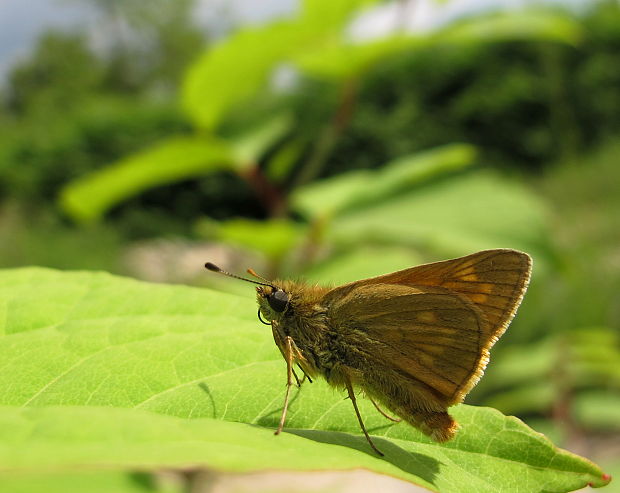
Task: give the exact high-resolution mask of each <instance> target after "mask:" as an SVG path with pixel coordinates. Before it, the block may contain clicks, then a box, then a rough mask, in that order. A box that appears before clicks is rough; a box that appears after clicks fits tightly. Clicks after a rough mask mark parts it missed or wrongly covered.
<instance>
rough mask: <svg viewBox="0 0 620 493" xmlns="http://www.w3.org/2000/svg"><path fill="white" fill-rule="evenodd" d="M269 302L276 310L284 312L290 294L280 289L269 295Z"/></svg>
mask: <svg viewBox="0 0 620 493" xmlns="http://www.w3.org/2000/svg"><path fill="white" fill-rule="evenodd" d="M267 302H268V303H269V306H270V307H271V308H272V309H273V310H274V311H276V312H279V313H282V312H283V311H284V309H285V308H286V305H287V304H288V294H286V293H285V292H284V291H282V290H281V289H278V290H276V291H274V292H273V293H271V294H270V295H269V296H268V297H267Z"/></svg>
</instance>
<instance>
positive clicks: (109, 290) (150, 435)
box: [0, 268, 609, 493]
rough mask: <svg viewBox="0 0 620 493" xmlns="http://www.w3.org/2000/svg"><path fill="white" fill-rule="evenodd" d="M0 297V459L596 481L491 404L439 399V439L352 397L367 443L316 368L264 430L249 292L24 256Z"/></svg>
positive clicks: (3, 278) (600, 479)
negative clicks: (445, 412) (446, 415)
mask: <svg viewBox="0 0 620 493" xmlns="http://www.w3.org/2000/svg"><path fill="white" fill-rule="evenodd" d="M231 282H232V281H231ZM249 291H250V292H251V291H252V290H249ZM0 300H1V301H0V310H1V311H2V314H3V316H2V317H0V334H2V337H1V338H0V361H2V362H3V371H2V372H0V472H2V473H4V474H7V473H8V472H9V471H10V472H11V473H12V474H15V473H19V472H21V473H27V472H30V471H40V470H44V471H47V472H51V471H59V472H61V471H67V470H74V469H75V468H76V467H77V466H79V467H80V468H81V469H82V470H88V469H94V468H98V469H100V468H106V469H108V470H126V469H136V468H138V469H140V470H142V471H149V470H161V469H162V468H166V469H170V468H186V467H188V466H191V467H192V468H196V467H201V466H206V467H208V468H210V469H212V470H220V471H234V472H243V471H256V470H264V469H278V470H285V469H288V470H331V469H333V468H334V467H337V468H338V469H341V470H347V469H357V468H366V469H368V470H371V471H375V472H379V473H384V474H389V475H392V476H394V477H398V478H401V479H405V480H407V481H411V482H413V483H416V484H419V485H421V486H424V487H426V488H428V489H430V490H432V491H442V492H448V493H449V492H461V491H463V490H468V491H480V492H496V491H510V492H533V491H540V492H543V491H546V492H548V491H557V492H561V491H570V490H573V489H576V488H580V487H583V486H585V485H586V484H592V485H594V486H603V485H604V484H606V483H607V482H608V481H609V479H608V478H607V477H606V476H604V475H603V472H602V471H601V470H600V469H599V468H598V467H597V466H596V465H594V464H592V463H591V462H589V461H587V460H585V459H582V458H580V457H578V456H576V455H573V454H570V453H568V452H566V451H563V450H560V449H558V448H556V447H554V446H553V445H552V444H551V442H549V441H548V440H547V439H546V438H544V437H543V436H542V435H539V434H537V433H535V432H534V431H532V430H531V429H529V428H528V427H527V426H525V425H524V424H523V423H522V422H521V421H519V420H517V419H515V418H511V417H506V416H503V415H501V414H500V413H499V412H497V411H495V410H493V409H489V408H474V407H468V406H458V407H455V408H454V409H453V410H452V412H453V413H454V415H455V417H456V418H457V419H458V421H459V422H460V423H461V425H462V429H461V430H460V431H459V433H458V435H457V437H456V438H455V439H454V440H453V441H451V442H448V443H447V444H444V445H439V444H436V443H433V442H431V441H430V440H429V439H428V438H426V437H424V436H422V435H421V434H420V433H419V432H417V431H416V430H415V429H413V428H412V427H410V426H408V425H407V424H404V423H399V424H397V425H394V424H388V423H387V422H386V421H385V419H384V418H383V417H382V416H381V415H379V414H378V413H377V412H376V411H375V410H374V408H373V406H372V404H370V403H369V402H368V401H367V400H366V399H360V403H361V412H362V414H363V416H364V418H365V420H366V423H367V427H368V429H369V430H370V433H371V434H372V435H374V436H375V440H376V443H377V445H378V446H379V447H380V448H381V449H382V450H383V451H384V453H385V457H384V458H380V457H379V456H377V455H376V454H375V453H373V452H372V451H371V450H370V448H369V447H368V444H367V443H366V442H365V440H364V438H363V436H362V435H361V433H360V431H359V429H358V425H357V420H356V418H355V415H354V414H353V412H352V409H351V405H350V402H348V401H347V400H345V399H343V395H342V393H341V392H338V391H334V390H332V389H331V388H330V387H329V386H328V385H327V384H326V383H325V382H323V381H317V382H315V383H313V384H311V385H310V384H305V385H304V386H303V387H302V388H301V389H300V390H298V391H297V390H296V391H295V392H294V396H293V400H292V403H291V408H290V415H289V420H288V422H287V428H286V430H285V433H283V434H282V435H280V436H274V434H273V428H274V427H275V426H276V424H277V422H278V419H279V411H280V406H281V400H282V394H283V390H284V389H283V383H284V382H283V379H284V377H285V375H284V362H283V361H282V358H281V356H280V354H279V351H278V350H277V348H276V347H275V345H274V344H273V340H272V337H271V334H270V331H269V329H267V328H266V327H264V326H263V325H262V324H259V323H258V322H257V321H256V320H255V313H256V311H255V310H256V305H255V304H254V300H253V299H252V295H249V296H248V297H247V298H240V297H237V296H232V295H224V294H221V293H216V292H212V291H209V290H200V289H195V288H188V287H183V286H165V285H150V284H146V283H140V282H137V281H133V280H128V279H122V278H117V277H113V276H110V275H107V274H103V273H88V272H77V273H61V272H56V271H51V270H46V269H36V268H30V269H17V270H12V271H4V272H1V273H0Z"/></svg>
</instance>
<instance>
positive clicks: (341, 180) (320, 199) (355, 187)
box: [291, 144, 476, 217]
mask: <svg viewBox="0 0 620 493" xmlns="http://www.w3.org/2000/svg"><path fill="white" fill-rule="evenodd" d="M475 155H476V152H475V149H474V147H472V146H470V145H467V144H450V145H446V146H442V147H438V148H435V149H430V150H428V151H424V152H419V153H417V154H412V155H407V156H402V157H400V158H398V159H395V160H394V161H392V162H390V163H387V164H386V165H385V166H383V167H382V168H380V169H378V170H356V171H350V172H348V173H344V174H341V175H337V176H335V177H332V178H328V179H325V180H321V181H318V182H315V183H310V184H308V185H306V186H304V187H301V188H299V189H298V190H296V191H295V192H294V193H293V196H292V198H291V202H292V205H293V207H294V208H295V209H296V210H298V211H299V212H302V213H304V214H305V215H307V216H310V217H316V216H330V215H335V214H340V213H342V212H344V211H349V210H355V209H357V208H359V207H361V206H369V205H374V204H376V203H377V202H381V201H383V200H386V199H388V198H390V197H392V196H393V195H394V194H396V193H399V192H402V191H404V190H405V191H406V190H408V189H411V188H412V187H414V186H416V185H418V184H420V183H422V182H424V181H426V180H429V179H431V178H436V177H437V176H441V175H443V174H447V173H450V172H454V171H457V170H460V169H463V168H465V167H467V166H471V165H472V164H473V162H474V158H475Z"/></svg>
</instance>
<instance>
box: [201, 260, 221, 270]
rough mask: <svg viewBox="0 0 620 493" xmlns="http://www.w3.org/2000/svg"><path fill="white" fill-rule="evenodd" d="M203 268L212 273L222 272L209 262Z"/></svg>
mask: <svg viewBox="0 0 620 493" xmlns="http://www.w3.org/2000/svg"><path fill="white" fill-rule="evenodd" d="M205 268H206V269H208V270H210V271H213V272H222V269H220V268H219V267H218V266H217V265H215V264H212V263H211V262H207V263H206V264H205Z"/></svg>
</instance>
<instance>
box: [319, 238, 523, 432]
mask: <svg viewBox="0 0 620 493" xmlns="http://www.w3.org/2000/svg"><path fill="white" fill-rule="evenodd" d="M530 270H531V260H530V258H529V256H527V255H526V254H523V253H521V252H516V251H514V250H488V251H483V252H478V253H476V254H473V255H469V256H467V257H462V258H458V259H453V260H448V261H444V262H437V263H433V264H426V265H421V266H418V267H413V268H410V269H405V270H403V271H398V272H394V273H391V274H386V275H384V276H379V277H375V278H372V279H367V280H362V281H357V282H354V283H351V284H347V285H344V286H340V287H338V288H335V289H333V290H332V291H330V292H328V293H327V294H326V296H325V302H326V304H327V306H328V307H329V309H328V319H329V320H330V323H331V324H332V325H333V326H334V328H335V329H336V330H337V332H338V333H339V334H341V335H342V336H343V337H344V338H346V341H347V345H346V347H347V349H346V351H345V353H346V354H344V355H342V360H343V361H345V362H346V363H345V365H346V370H344V371H346V372H347V375H348V376H347V378H352V379H354V380H355V381H356V383H358V384H359V385H361V386H362V387H363V388H364V389H365V390H366V391H367V392H368V393H370V394H371V395H374V396H375V397H377V398H378V399H379V400H381V401H382V402H384V403H385V404H386V405H387V406H388V407H390V408H391V409H392V410H394V411H395V412H396V413H397V414H399V415H400V416H401V417H404V418H405V419H406V420H407V421H409V422H411V423H412V424H414V425H415V426H418V427H420V428H421V429H422V430H423V431H425V432H426V433H428V434H431V435H433V436H434V437H435V438H437V439H439V440H446V439H448V438H450V437H451V436H452V435H453V434H454V429H455V426H456V425H455V423H454V422H453V420H452V419H451V418H450V416H449V415H448V414H447V413H446V412H445V410H446V408H447V407H448V406H450V405H453V404H455V403H458V402H461V401H462V400H463V398H464V397H465V395H466V394H467V393H468V392H469V391H470V390H471V388H472V387H473V386H474V385H475V384H476V383H477V381H478V380H479V378H480V377H481V376H482V373H483V371H484V368H485V367H486V364H487V362H488V359H489V349H490V347H491V346H492V345H493V344H494V343H495V342H496V341H497V339H498V338H499V336H500V335H501V334H502V333H503V332H504V331H505V329H506V327H507V326H508V323H509V322H510V320H511V319H512V317H513V316H514V313H515V311H516V309H517V307H518V305H519V303H520V301H521V299H522V297H523V294H524V292H525V289H526V287H527V283H528V281H529V275H530ZM435 421H436V422H437V423H435V424H433V423H434V422H435ZM436 434H437V436H435V435H436Z"/></svg>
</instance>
